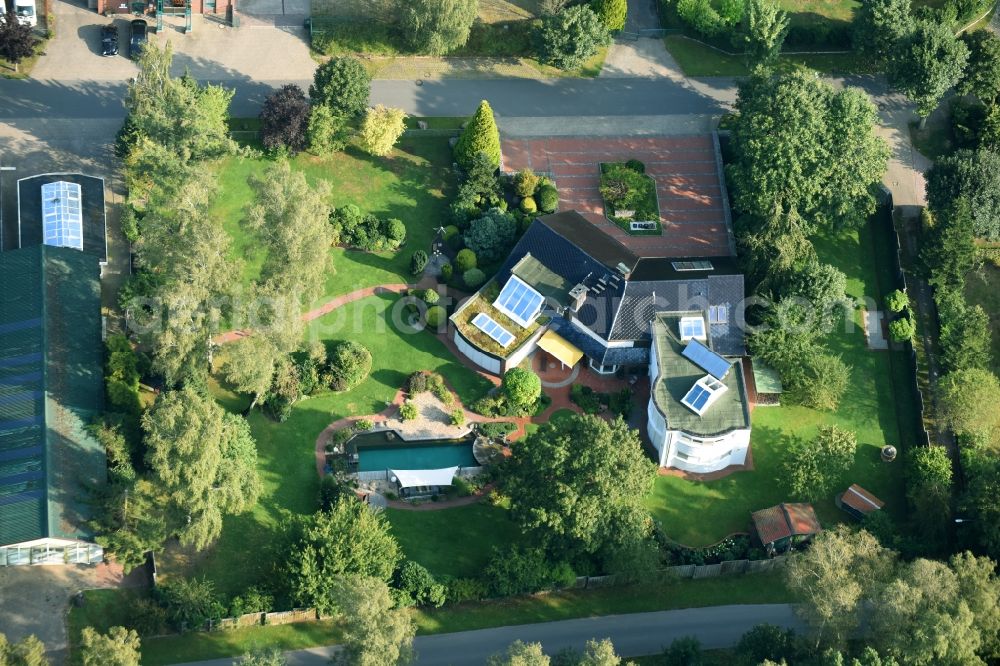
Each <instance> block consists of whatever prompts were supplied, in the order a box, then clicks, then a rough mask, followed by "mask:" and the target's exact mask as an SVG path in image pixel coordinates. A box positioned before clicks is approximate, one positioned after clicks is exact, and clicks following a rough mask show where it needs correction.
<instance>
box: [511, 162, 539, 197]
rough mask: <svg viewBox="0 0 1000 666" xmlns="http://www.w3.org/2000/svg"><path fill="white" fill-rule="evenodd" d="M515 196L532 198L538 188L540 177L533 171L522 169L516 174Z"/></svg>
mask: <svg viewBox="0 0 1000 666" xmlns="http://www.w3.org/2000/svg"><path fill="white" fill-rule="evenodd" d="M513 184H514V194H516V195H517V196H519V197H530V196H531V195H533V194H534V193H535V190H536V189H537V188H538V176H536V175H535V172H534V171H532V170H531V169H527V168H525V169H521V170H520V171H518V172H517V173H516V174H514V182H513Z"/></svg>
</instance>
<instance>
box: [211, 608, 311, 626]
mask: <svg viewBox="0 0 1000 666" xmlns="http://www.w3.org/2000/svg"><path fill="white" fill-rule="evenodd" d="M319 619H320V617H319V613H317V612H316V609H315V608H293V609H292V610H287V611H276V612H274V613H247V614H246V615H240V616H239V617H224V618H222V619H221V620H218V621H216V622H213V621H211V620H209V621H208V622H206V623H205V626H204V627H203V628H202V629H201V631H215V630H217V629H235V628H237V627H257V626H261V625H277V624H291V623H293V622H314V621H316V620H319Z"/></svg>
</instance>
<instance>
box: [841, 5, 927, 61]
mask: <svg viewBox="0 0 1000 666" xmlns="http://www.w3.org/2000/svg"><path fill="white" fill-rule="evenodd" d="M910 12H911V7H910V0H865V1H864V2H862V3H861V7H860V8H859V9H858V10H856V12H855V17H854V22H853V24H852V25H853V35H852V36H853V40H854V48H855V49H857V50H858V51H859V52H860V53H861V54H862V55H864V56H865V57H867V58H868V60H869V61H870V62H873V63H878V64H883V63H885V62H886V61H887V60H888V59H889V57H890V56H891V55H892V54H893V50H894V48H895V46H896V44H897V43H898V42H899V41H900V40H901V39H902V38H903V37H905V36H906V35H907V34H908V33H909V32H910V30H912V29H913V16H912V15H911V13H910Z"/></svg>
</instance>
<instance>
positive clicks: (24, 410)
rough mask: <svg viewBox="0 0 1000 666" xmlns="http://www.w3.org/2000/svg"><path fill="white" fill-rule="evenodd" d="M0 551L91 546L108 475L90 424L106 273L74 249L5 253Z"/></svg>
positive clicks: (100, 390)
mask: <svg viewBox="0 0 1000 666" xmlns="http://www.w3.org/2000/svg"><path fill="white" fill-rule="evenodd" d="M0 284H3V285H4V288H3V291H2V293H0V545H10V544H15V543H21V542H24V541H31V540H34V539H41V538H46V537H53V538H64V539H90V538H91V537H92V534H91V532H90V530H89V529H88V528H87V522H88V521H89V519H90V506H89V504H88V501H87V498H88V493H87V492H86V491H87V489H88V488H91V487H93V486H94V485H95V484H100V483H103V482H104V481H105V480H106V478H107V472H106V460H105V455H104V450H103V449H102V448H101V446H100V444H99V443H98V442H97V441H96V440H95V439H94V438H93V437H91V436H90V435H89V433H87V431H86V426H87V424H89V423H90V422H91V421H92V420H93V418H94V416H96V415H97V414H99V413H100V411H101V410H102V409H103V400H104V379H103V368H102V365H103V346H102V344H101V295H100V266H99V265H98V257H96V256H94V255H90V254H85V253H83V252H80V251H79V250H75V249H71V248H59V247H51V246H46V245H36V246H33V247H29V248H24V249H20V250H12V251H9V252H4V253H2V254H0Z"/></svg>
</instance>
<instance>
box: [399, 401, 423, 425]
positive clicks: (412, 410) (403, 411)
mask: <svg viewBox="0 0 1000 666" xmlns="http://www.w3.org/2000/svg"><path fill="white" fill-rule="evenodd" d="M418 416H420V410H418V409H417V406H416V405H415V404H413V403H412V402H410V401H409V400H407V401H406V402H404V403H403V404H402V405H400V406H399V418H400V420H402V421H412V420H414V419H416V418H417V417H418Z"/></svg>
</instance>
